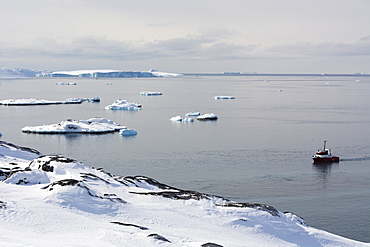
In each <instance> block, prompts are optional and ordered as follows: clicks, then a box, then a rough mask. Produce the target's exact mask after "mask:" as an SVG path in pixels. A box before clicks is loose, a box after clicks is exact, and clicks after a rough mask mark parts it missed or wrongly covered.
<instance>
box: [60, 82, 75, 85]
mask: <svg viewBox="0 0 370 247" xmlns="http://www.w3.org/2000/svg"><path fill="white" fill-rule="evenodd" d="M56 85H62V86H70V85H73V86H75V85H77V82H57V83H56Z"/></svg>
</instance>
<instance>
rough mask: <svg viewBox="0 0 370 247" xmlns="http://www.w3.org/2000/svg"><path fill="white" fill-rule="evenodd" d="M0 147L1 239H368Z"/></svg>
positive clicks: (44, 242)
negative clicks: (354, 237) (333, 232)
mask: <svg viewBox="0 0 370 247" xmlns="http://www.w3.org/2000/svg"><path fill="white" fill-rule="evenodd" d="M0 154H1V155H0V181H1V182H0V217H1V219H5V220H2V221H1V224H0V230H1V240H0V243H1V245H2V246H29V245H32V246H40V247H44V246H50V245H51V243H52V244H53V245H54V246H92V247H95V246H135V247H142V246H145V247H157V246H183V247H185V246H214V247H215V246H225V247H226V246H233V247H245V246H254V247H262V246H263V247H265V246H280V247H282V246H322V247H333V246H342V247H349V246H351V247H354V246H356V247H366V246H369V244H368V243H362V242H359V241H355V240H351V239H348V238H344V237H341V236H338V235H335V234H331V233H328V232H326V231H323V230H319V229H316V228H314V227H310V226H308V225H307V223H306V222H305V220H304V219H303V218H301V217H299V216H297V215H295V214H293V213H289V212H287V213H283V212H281V211H279V210H278V209H276V208H275V207H273V206H269V205H267V204H260V203H248V202H235V201H232V200H229V199H226V198H223V197H220V196H216V195H210V194H205V193H201V192H197V191H189V190H184V189H180V188H176V187H173V186H169V185H166V184H163V183H161V182H159V181H157V180H155V179H153V178H149V177H145V176H118V175H114V174H110V173H108V172H105V171H104V170H103V168H98V169H94V168H91V167H89V166H87V165H85V164H83V163H82V162H79V161H76V160H73V159H71V158H68V157H64V156H59V155H42V154H41V153H40V152H38V151H37V150H34V149H32V148H26V147H20V146H16V145H14V144H11V143H7V142H3V141H0ZM14 163H16V164H17V165H14ZM20 230H22V231H23V233H22V234H19V232H20ZM66 236H68V237H66Z"/></svg>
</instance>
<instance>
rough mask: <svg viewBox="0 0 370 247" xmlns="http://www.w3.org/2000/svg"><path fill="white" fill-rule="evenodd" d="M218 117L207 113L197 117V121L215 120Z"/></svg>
mask: <svg viewBox="0 0 370 247" xmlns="http://www.w3.org/2000/svg"><path fill="white" fill-rule="evenodd" d="M217 119H218V117H217V116H216V115H215V114H213V113H207V114H204V115H200V116H198V117H197V120H217Z"/></svg>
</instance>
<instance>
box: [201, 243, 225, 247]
mask: <svg viewBox="0 0 370 247" xmlns="http://www.w3.org/2000/svg"><path fill="white" fill-rule="evenodd" d="M201 247H223V246H222V245H219V244H214V243H205V244H202V245H201Z"/></svg>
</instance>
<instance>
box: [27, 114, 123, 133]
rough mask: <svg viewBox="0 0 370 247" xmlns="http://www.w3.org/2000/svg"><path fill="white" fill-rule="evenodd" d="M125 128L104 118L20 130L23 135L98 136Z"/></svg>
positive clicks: (67, 121) (69, 120) (63, 122)
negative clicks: (77, 134)
mask: <svg viewBox="0 0 370 247" xmlns="http://www.w3.org/2000/svg"><path fill="white" fill-rule="evenodd" d="M125 128H126V127H125V126H120V125H119V124H117V123H115V122H113V121H111V120H108V119H105V118H90V119H87V120H72V119H67V120H65V121H62V122H60V123H57V124H51V125H42V126H33V127H32V126H26V127H23V128H22V132H25V133H42V134H67V133H81V134H99V133H109V132H115V131H119V130H121V129H125Z"/></svg>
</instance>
